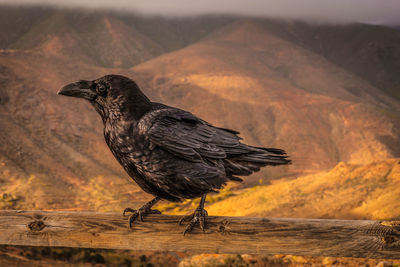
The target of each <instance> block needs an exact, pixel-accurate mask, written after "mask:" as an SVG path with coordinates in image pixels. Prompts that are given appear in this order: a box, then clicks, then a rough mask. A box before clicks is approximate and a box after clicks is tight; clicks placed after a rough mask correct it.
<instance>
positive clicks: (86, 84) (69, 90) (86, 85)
mask: <svg viewBox="0 0 400 267" xmlns="http://www.w3.org/2000/svg"><path fill="white" fill-rule="evenodd" d="M92 85H93V82H92V81H79V82H75V83H70V84H68V85H66V86H64V87H63V88H61V89H60V91H58V93H57V94H59V95H65V96H73V97H80V98H84V99H87V100H94V99H95V98H96V96H97V95H96V92H95V91H94V90H92V89H91V88H92Z"/></svg>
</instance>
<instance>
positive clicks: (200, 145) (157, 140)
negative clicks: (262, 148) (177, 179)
mask: <svg viewBox="0 0 400 267" xmlns="http://www.w3.org/2000/svg"><path fill="white" fill-rule="evenodd" d="M138 126H139V127H138V128H139V131H140V134H142V135H143V136H145V138H149V141H150V143H151V144H153V145H154V146H158V147H161V148H163V149H165V150H167V151H169V152H170V153H172V154H174V155H176V156H178V157H180V158H182V159H185V160H188V161H192V162H203V161H204V160H205V159H211V160H212V159H224V158H226V157H227V155H226V151H225V149H224V147H232V149H233V148H234V147H236V146H238V145H239V137H238V136H237V135H236V134H237V132H234V131H231V130H227V129H221V128H216V127H213V126H211V125H210V124H208V123H207V122H205V121H203V120H201V119H199V118H197V117H196V116H194V115H193V114H191V113H189V112H187V111H184V110H180V109H175V108H166V109H160V110H155V111H152V112H150V113H148V114H146V115H145V116H144V118H142V119H141V120H140V122H139V124H138Z"/></svg>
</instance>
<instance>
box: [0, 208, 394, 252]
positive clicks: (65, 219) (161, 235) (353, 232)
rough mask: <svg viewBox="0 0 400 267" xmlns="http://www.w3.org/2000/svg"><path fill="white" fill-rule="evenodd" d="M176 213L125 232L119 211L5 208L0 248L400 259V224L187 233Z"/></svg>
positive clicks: (314, 222) (304, 223) (218, 228)
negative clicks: (2, 246)
mask: <svg viewBox="0 0 400 267" xmlns="http://www.w3.org/2000/svg"><path fill="white" fill-rule="evenodd" d="M179 218H180V217H179V216H168V215H150V216H148V217H145V219H144V220H145V221H144V222H135V224H134V227H133V228H132V229H129V228H128V227H127V218H126V217H123V216H122V215H121V214H119V213H95V212H65V211H10V210H4V211H0V244H9V245H27V246H61V247H82V248H109V249H129V250H156V251H186V252H195V253H241V254H242V253H249V254H292V255H310V256H336V257H370V258H390V259H399V258H400V222H399V221H367V220H324V219H271V218H247V217H213V216H210V217H208V218H207V229H206V231H205V233H203V232H202V231H201V230H200V229H197V228H196V229H195V230H193V232H192V233H190V234H187V235H186V236H183V235H182V232H183V230H184V228H185V226H184V225H182V226H179V225H178V221H179Z"/></svg>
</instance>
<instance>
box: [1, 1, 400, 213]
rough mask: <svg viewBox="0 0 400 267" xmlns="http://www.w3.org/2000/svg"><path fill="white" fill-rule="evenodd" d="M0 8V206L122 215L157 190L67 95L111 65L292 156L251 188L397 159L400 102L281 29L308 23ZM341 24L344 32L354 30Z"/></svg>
mask: <svg viewBox="0 0 400 267" xmlns="http://www.w3.org/2000/svg"><path fill="white" fill-rule="evenodd" d="M0 14H3V15H4V16H0V26H1V27H0V28H1V29H2V30H1V31H0V44H1V47H2V50H1V51H0V103H1V105H0V115H1V118H2V119H1V120H0V129H1V130H0V141H1V142H2V145H1V146H0V190H1V191H0V192H1V195H0V196H1V197H0V208H24V209H34V208H35V209H39V208H41V209H50V208H56V209H89V210H99V211H120V210H122V208H123V207H126V206H133V207H136V206H138V205H140V204H141V203H143V202H144V201H145V200H147V199H149V198H150V196H149V195H146V194H144V193H143V192H142V191H141V190H140V189H139V188H138V187H137V186H136V185H135V184H134V183H132V182H131V181H130V180H129V178H128V177H127V175H126V174H125V173H124V171H123V170H122V168H121V167H120V166H119V164H118V163H117V162H116V160H115V159H114V158H113V156H112V155H111V153H110V151H109V150H108V148H107V147H106V145H105V143H104V140H103V137H102V126H101V121H100V118H99V117H98V115H97V114H96V113H95V111H94V110H93V108H91V107H90V106H89V105H88V104H87V103H85V102H84V101H79V100H76V99H70V98H65V97H60V96H57V95H56V92H57V91H58V89H59V88H60V87H61V86H63V85H65V84H67V83H69V82H72V81H76V80H80V79H95V78H98V77H99V76H102V75H104V74H108V73H118V74H123V75H126V76H129V77H131V78H133V79H134V80H136V81H137V82H138V84H139V85H140V86H141V88H142V89H143V91H144V92H145V93H146V94H147V95H149V96H150V97H151V99H152V100H154V101H161V102H163V103H166V104H170V105H174V106H177V107H180V108H184V109H187V110H190V111H192V112H193V113H195V114H196V115H199V116H200V117H202V118H204V119H206V120H207V121H209V122H211V123H213V124H215V125H217V126H221V127H227V128H233V129H236V130H238V131H240V132H241V135H242V137H244V141H245V142H247V143H250V144H253V145H263V146H270V147H273V146H275V147H279V148H283V149H286V150H287V151H288V153H289V155H290V156H291V158H292V159H293V164H292V165H291V166H289V167H286V166H285V167H275V168H266V169H264V170H263V172H260V173H257V174H256V175H254V176H252V177H249V178H247V179H246V181H245V183H244V184H241V187H248V186H252V185H255V184H257V183H258V181H259V180H260V179H262V180H263V181H264V182H266V183H267V182H269V181H271V180H274V179H279V178H283V177H285V178H288V177H290V178H291V179H294V178H296V177H298V176H301V175H304V174H309V173H318V172H321V171H324V170H327V169H330V168H333V167H334V166H335V165H337V163H338V162H341V161H342V162H346V163H350V164H368V163H372V162H375V161H381V160H382V159H388V158H396V157H399V156H400V144H399V135H400V131H399V129H400V128H399V123H400V119H399V112H400V104H399V101H398V100H397V99H396V98H394V97H392V96H390V95H388V94H386V93H385V92H386V91H385V90H383V89H382V88H380V87H377V85H376V84H375V83H373V82H371V81H370V80H369V79H366V78H365V79H363V78H362V77H361V75H360V76H358V75H356V74H355V73H356V72H353V71H348V70H347V69H345V68H343V67H341V66H340V65H339V64H336V63H335V62H333V61H332V60H330V59H329V57H328V56H324V55H322V54H321V53H320V52H319V51H317V50H316V49H313V48H310V47H307V44H304V42H303V43H301V42H299V41H294V40H292V39H290V38H289V37H288V36H284V35H283V34H282V32H283V31H280V30H279V29H280V28H279V27H283V26H282V25H286V26H285V27H291V25H292V26H293V27H294V28H296V27H298V28H299V29H300V28H301V27H304V26H303V24H301V23H297V22H291V23H289V22H286V24H284V22H273V21H272V22H271V21H269V22H268V21H265V20H261V21H260V20H258V19H250V18H235V17H229V18H228V17H212V16H205V17H197V18H171V19H168V18H160V17H141V16H138V15H129V14H123V15H121V14H115V13H109V12H103V11H101V12H100V11H97V12H95V11H79V12H78V11H76V10H75V11H74V10H56V9H46V8H30V9H29V8H24V9H15V8H14V9H13V8H9V7H8V8H4V7H1V8H0ZM12 21H14V22H15V23H11V22H12ZM268 23H269V24H268ZM267 24H268V25H269V26H268V25H267ZM81 25H82V26H81ZM277 25H278V26H279V27H278V26H277ZM267 26H268V27H267ZM321 27H322V26H321ZM331 27H333V28H334V26H331ZM363 27H367V28H368V26H363ZM3 29H4V30H3ZM272 29H275V30H272ZM336 29H337V31H338V32H339V33H338V35H337V36H341V35H340V34H342V33H343V32H345V31H343V30H342V29H346V27H345V26H340V27H339V26H338V27H337V28H336ZM374 29H375V28H374ZM377 31H379V29H378V30H377ZM385 31H386V29H385ZM296 33H298V34H302V32H301V31H297V30H296ZM303 38H304V39H305V40H311V39H310V37H309V35H308V33H307V34H306V33H304V37H303ZM338 38H339V37H338ZM340 38H341V37H340ZM377 42H380V41H379V40H378V41H377ZM385 42H388V43H390V40H386V41H385ZM358 45H359V46H362V44H358ZM339 48H340V47H339V43H337V44H336V46H335V47H333V46H332V47H331V48H330V49H332V50H335V51H336V49H337V50H338V51H339V50H340V49H339ZM342 50H346V45H345V44H343V47H342ZM332 53H333V52H332ZM393 59H395V57H394V58H390V60H393ZM354 60H355V61H357V60H358V59H357V57H355V58H354ZM393 64H395V63H393ZM361 65H363V64H361ZM361 65H360V66H361ZM132 66H133V67H132ZM357 66H359V65H357ZM355 68H356V67H355ZM382 79H383V80H385V81H386V82H388V83H390V79H389V78H388V77H386V76H385V77H383V78H382ZM392 85H393V86H394V85H395V83H393V84H392Z"/></svg>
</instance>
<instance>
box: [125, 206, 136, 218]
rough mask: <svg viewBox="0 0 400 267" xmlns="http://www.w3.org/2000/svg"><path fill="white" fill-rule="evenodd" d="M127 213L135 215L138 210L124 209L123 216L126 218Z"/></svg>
mask: <svg viewBox="0 0 400 267" xmlns="http://www.w3.org/2000/svg"><path fill="white" fill-rule="evenodd" d="M127 212H133V213H135V212H136V210H134V209H132V208H126V209H124V212H123V213H122V216H125V213H127Z"/></svg>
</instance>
